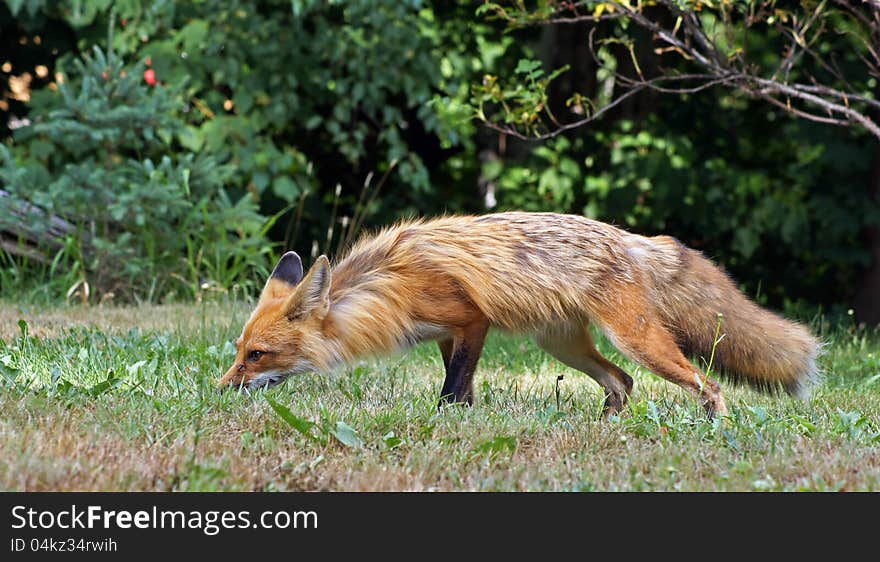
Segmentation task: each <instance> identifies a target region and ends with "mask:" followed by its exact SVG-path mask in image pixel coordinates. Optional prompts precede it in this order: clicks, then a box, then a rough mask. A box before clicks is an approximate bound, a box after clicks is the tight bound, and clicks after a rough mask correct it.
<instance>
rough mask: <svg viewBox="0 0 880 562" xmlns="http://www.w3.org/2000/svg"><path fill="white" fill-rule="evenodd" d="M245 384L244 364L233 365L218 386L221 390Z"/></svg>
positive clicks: (218, 382)
mask: <svg viewBox="0 0 880 562" xmlns="http://www.w3.org/2000/svg"><path fill="white" fill-rule="evenodd" d="M243 383H244V363H240V364H238V365H233V366H232V368H230V369H229V370H228V371H226V374H225V375H223V376H222V377H221V378H220V380H218V381H217V386H218V387H219V388H220V389H221V390H224V389H227V388H234V387H236V386H240V385H241V384H243Z"/></svg>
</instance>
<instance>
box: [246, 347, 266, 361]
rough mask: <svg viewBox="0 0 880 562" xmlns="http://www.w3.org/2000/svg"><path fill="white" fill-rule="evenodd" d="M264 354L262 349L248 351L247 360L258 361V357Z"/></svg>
mask: <svg viewBox="0 0 880 562" xmlns="http://www.w3.org/2000/svg"><path fill="white" fill-rule="evenodd" d="M264 354H265V352H264V351H258V350H256V349H255V350H253V351H251V352H250V353H248V361H259V360H260V357H262V356H263V355H264Z"/></svg>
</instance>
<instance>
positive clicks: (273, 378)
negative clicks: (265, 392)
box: [244, 371, 290, 390]
mask: <svg viewBox="0 0 880 562" xmlns="http://www.w3.org/2000/svg"><path fill="white" fill-rule="evenodd" d="M288 376H290V373H281V372H278V371H266V372H265V373H260V374H259V375H257V376H255V377H254V378H252V379H251V380H249V381H248V382H246V383H245V384H244V386H245V387H246V388H247V389H248V390H259V389H261V388H272V387H273V386H278V385H279V384H281V383H283V382H284V381H285V380H287V377H288Z"/></svg>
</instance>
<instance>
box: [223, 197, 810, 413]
mask: <svg viewBox="0 0 880 562" xmlns="http://www.w3.org/2000/svg"><path fill="white" fill-rule="evenodd" d="M719 313H720V314H722V315H723V316H722V317H721V321H722V330H721V331H722V333H723V334H724V337H723V338H721V341H720V342H718V343H717V346H716V347H715V356H714V357H715V359H714V360H715V364H716V365H718V366H719V369H720V371H721V372H722V373H723V374H725V375H728V376H730V377H732V378H734V379H735V380H742V381H745V382H748V383H751V384H752V385H753V386H755V387H757V388H759V389H764V390H773V389H778V388H782V389H784V390H786V391H787V392H788V393H789V394H791V395H794V396H797V397H801V398H806V397H807V396H808V395H809V390H810V387H811V386H812V384H813V383H815V382H816V381H817V380H818V371H817V367H816V357H817V355H818V353H819V349H820V344H819V342H818V340H817V339H816V338H815V337H813V335H812V334H811V333H810V332H809V331H808V330H807V329H806V328H805V327H804V326H802V325H800V324H797V323H795V322H792V321H789V320H786V319H784V318H781V317H779V316H777V315H775V314H773V313H771V312H769V311H767V310H765V309H763V308H761V307H759V306H758V305H756V304H754V303H753V302H751V301H750V300H749V299H748V298H747V297H746V296H745V295H744V294H743V293H741V292H740V291H739V290H738V289H737V288H736V286H734V284H733V282H732V281H731V280H730V278H729V277H728V276H727V275H726V274H725V273H724V271H723V270H721V269H720V268H718V267H716V266H715V265H713V264H712V263H711V262H710V261H709V260H708V259H706V258H705V257H703V255H702V254H700V253H699V252H697V251H695V250H692V249H690V248H687V247H686V246H684V245H683V244H681V243H680V242H679V241H678V240H676V239H675V238H672V237H669V236H655V237H651V238H648V237H644V236H639V235H637V234H631V233H629V232H626V231H624V230H621V229H618V228H616V227H614V226H611V225H608V224H605V223H602V222H598V221H595V220H591V219H588V218H584V217H580V216H573V215H561V214H553V213H526V212H509V213H498V214H489V215H482V216H447V217H442V218H436V219H432V220H411V221H406V222H402V223H400V224H397V225H395V226H392V227H390V228H386V229H385V230H382V231H381V232H379V233H378V234H376V235H375V236H368V237H366V238H364V239H362V240H360V241H359V242H358V243H356V244H355V245H354V246H353V247H352V249H351V250H350V251H349V252H348V253H347V255H346V256H345V257H344V258H343V259H342V260H340V261H339V263H337V264H336V266H335V267H333V268H331V266H330V263H329V261H328V260H327V258H326V257H325V256H320V257H318V259H317V260H316V261H315V263H314V265H313V266H312V267H311V269H310V270H309V271H308V273H306V274H305V275H304V274H303V268H302V262H301V260H300V258H299V256H297V255H296V253H294V252H288V253H286V254H284V256H283V257H282V258H281V260H280V261H279V262H278V265H277V266H276V267H275V269H274V271H273V272H272V275H271V276H270V277H269V279H268V281H267V282H266V285H265V287H264V289H263V292H262V294H261V295H260V298H259V301H258V303H257V306H256V309H255V310H254V311H253V313H252V314H251V316H250V319H249V320H248V321H247V323H246V324H245V326H244V330H243V331H242V333H241V337H239V338H238V340H237V341H236V345H237V346H238V353H237V356H236V360H235V364H234V365H233V366H232V368H230V369H229V371H228V372H227V373H226V374H225V375H224V376H223V378H222V379H220V384H221V385H232V386H245V387H247V388H249V389H256V388H261V387H268V386H272V385H275V384H278V383H280V382H281V381H283V380H284V379H285V378H287V377H288V376H290V375H296V374H300V373H306V372H311V371H326V370H329V369H332V368H334V367H335V366H337V365H341V364H345V363H349V362H352V361H353V360H355V359H356V358H360V357H364V356H369V355H375V354H379V353H384V352H389V351H393V350H398V349H405V348H408V347H410V346H413V345H415V344H417V343H419V342H422V341H426V340H435V341H437V343H438V345H439V347H440V353H441V355H442V358H443V365H444V367H445V369H446V379H445V381H444V383H443V389H442V391H441V393H440V394H441V399H440V401H441V404H442V403H446V402H466V403H468V404H472V403H473V397H474V392H473V377H474V370H475V368H476V366H477V361H478V360H479V358H480V354H481V352H482V349H483V342H484V341H485V338H486V333H487V332H488V330H489V328H493V327H494V328H499V329H502V330H506V331H509V332H515V333H522V334H528V335H530V336H532V337H534V338H535V340H536V341H537V343H538V345H539V346H540V347H541V348H542V349H544V350H545V351H547V352H548V353H550V354H551V355H553V356H555V357H556V358H557V359H559V360H560V361H561V362H562V363H564V364H566V365H568V366H570V367H573V368H575V369H577V370H579V371H583V372H584V373H586V374H588V375H589V376H591V377H592V378H593V379H595V380H596V381H597V382H598V383H599V384H600V385H601V386H602V388H603V390H604V393H605V404H604V411H605V414H606V415H612V414H616V413H618V412H620V411H621V409H622V408H623V407H624V406H625V404H626V401H627V399H628V396H629V394H630V392H631V390H632V386H633V380H632V378H631V377H630V376H629V375H628V374H627V373H626V372H624V371H623V370H622V369H620V368H619V367H618V366H616V365H614V364H613V363H611V362H610V361H608V360H607V359H605V358H604V357H603V356H602V355H601V354H600V353H599V351H598V350H597V349H596V346H595V344H594V342H593V338H592V336H591V334H590V331H589V329H588V326H589V324H590V323H591V322H592V323H594V324H595V325H596V326H597V327H598V328H599V330H601V331H602V332H603V333H604V334H605V335H606V336H607V337H608V339H609V340H610V341H611V342H612V343H613V344H614V345H615V346H616V347H617V348H618V349H619V350H620V351H621V352H622V353H623V354H624V355H626V356H627V357H629V358H630V359H632V360H633V361H635V362H637V363H640V364H641V365H644V366H645V367H646V368H647V369H649V370H651V371H652V372H654V373H656V374H657V375H659V376H661V377H663V378H665V379H667V380H669V381H672V382H674V383H676V384H678V385H680V386H682V387H683V388H685V389H687V390H688V391H690V392H691V393H692V394H693V395H694V396H696V397H697V398H698V399H699V401H700V403H701V404H702V405H703V407H704V408H705V410H706V413H707V415H708V416H710V417H711V416H713V415H715V414H719V415H725V414H726V412H727V408H726V406H725V403H724V397H723V396H722V394H721V389H720V387H719V385H718V384H717V382H716V381H715V380H712V379H710V378H707V377H706V376H705V375H704V374H703V373H702V372H701V371H700V369H698V368H696V367H695V366H694V365H693V364H692V363H691V362H690V361H689V360H688V359H687V358H686V354H689V355H700V356H702V357H704V358H708V357H709V355H710V353H711V352H712V348H713V344H715V343H716V339H715V335H716V327H717V323H718V321H719V317H718V314H719Z"/></svg>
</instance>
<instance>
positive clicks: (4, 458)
mask: <svg viewBox="0 0 880 562" xmlns="http://www.w3.org/2000/svg"><path fill="white" fill-rule="evenodd" d="M248 312H249V310H248V308H247V306H246V305H241V304H227V305H219V304H200V305H182V306H145V307H133V308H104V307H93V308H88V309H86V308H55V309H42V308H34V309H26V308H16V307H15V306H13V305H10V304H7V305H0V337H2V341H0V387H2V392H0V412H2V416H0V489H4V490H493V491H494V490H880V339H878V338H877V337H876V336H873V337H871V336H869V335H867V334H865V333H863V332H858V331H855V330H847V329H844V328H838V329H836V330H833V331H832V333H831V334H830V335H827V336H826V339H828V340H829V342H830V343H829V346H828V349H827V353H826V354H825V355H824V356H823V358H822V367H823V368H824V369H825V370H826V372H827V375H826V382H825V384H824V385H823V386H821V387H820V388H818V389H817V391H816V392H815V394H814V398H813V399H812V400H811V401H810V402H798V401H795V400H793V399H790V398H788V397H772V396H764V395H761V394H758V393H756V392H753V391H751V390H748V389H744V388H739V387H735V386H732V385H729V384H724V385H723V387H724V390H725V394H726V397H727V402H728V405H729V406H730V408H731V416H730V418H728V420H727V422H726V423H722V422H720V421H707V420H705V419H704V418H703V417H702V415H701V413H700V412H701V409H700V407H699V405H698V404H696V403H695V401H694V400H693V399H691V398H689V397H688V396H687V395H685V394H684V393H683V392H682V391H680V390H679V389H677V388H676V387H673V386H672V385H670V384H668V383H666V382H664V381H661V380H659V379H658V378H657V377H655V376H654V375H652V374H650V373H648V372H647V371H645V370H644V369H642V368H640V367H637V366H636V365H634V364H632V363H629V362H627V361H625V360H624V359H622V357H621V356H620V354H619V353H617V352H616V351H615V350H613V348H612V347H611V346H610V345H609V344H608V343H607V342H605V341H602V342H601V343H600V346H601V348H602V351H603V353H606V355H607V356H608V357H609V358H610V359H612V360H613V361H615V362H616V363H618V364H620V365H621V366H623V367H624V369H626V370H627V371H628V372H629V373H630V374H632V375H633V377H634V378H635V380H636V386H635V391H634V394H633V396H632V398H631V402H630V407H629V408H628V410H627V411H626V412H624V413H623V414H622V415H621V416H619V417H617V418H613V419H611V420H604V419H602V418H601V416H600V410H601V402H602V397H601V395H600V391H599V387H598V386H597V385H596V384H595V383H594V382H593V381H592V380H591V379H589V378H587V377H586V376H583V375H580V374H578V373H576V372H575V371H572V370H569V369H567V368H565V367H563V366H562V365H561V364H559V363H558V362H556V361H555V360H553V359H552V358H550V357H549V356H547V355H544V354H543V353H541V352H540V351H539V350H538V349H537V348H536V347H535V346H534V344H532V343H531V342H530V341H528V340H525V339H521V338H513V337H505V336H502V335H498V334H494V335H492V336H491V337H490V340H489V342H488V345H487V348H486V352H485V354H484V357H483V359H482V360H481V363H480V367H479V370H478V373H477V381H476V405H475V406H474V407H472V408H468V407H459V406H453V407H448V408H445V409H444V410H443V411H441V412H438V411H437V410H436V408H435V404H436V399H437V395H438V393H439V389H440V386H441V384H442V382H443V375H442V364H441V362H440V357H439V353H438V352H437V350H436V346H434V345H432V344H428V345H423V346H420V347H418V348H416V349H415V350H413V351H411V352H410V353H408V354H406V355H398V356H394V357H390V358H385V359H380V360H375V361H367V362H363V363H361V364H358V365H354V366H353V367H351V368H349V369H347V370H344V371H340V372H335V373H331V374H324V375H317V374H315V375H308V376H303V377H300V378H297V379H295V380H291V381H289V382H288V383H286V384H285V385H283V386H281V387H279V388H276V389H272V390H270V391H261V392H256V393H253V394H251V395H247V394H241V393H236V392H225V393H221V392H218V391H217V390H216V389H215V388H214V386H213V381H214V380H215V379H216V378H217V377H218V375H219V374H220V373H222V372H223V371H224V370H225V369H226V368H227V367H228V364H229V363H230V362H231V360H232V357H233V346H232V343H231V340H232V339H233V338H234V337H235V335H236V334H237V332H238V331H239V330H240V328H241V325H242V323H243V322H244V320H245V318H246V316H247V314H248ZM19 320H24V322H22V323H20V322H19ZM560 376H561V377H563V378H562V379H561V380H560V379H559V377H560Z"/></svg>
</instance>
